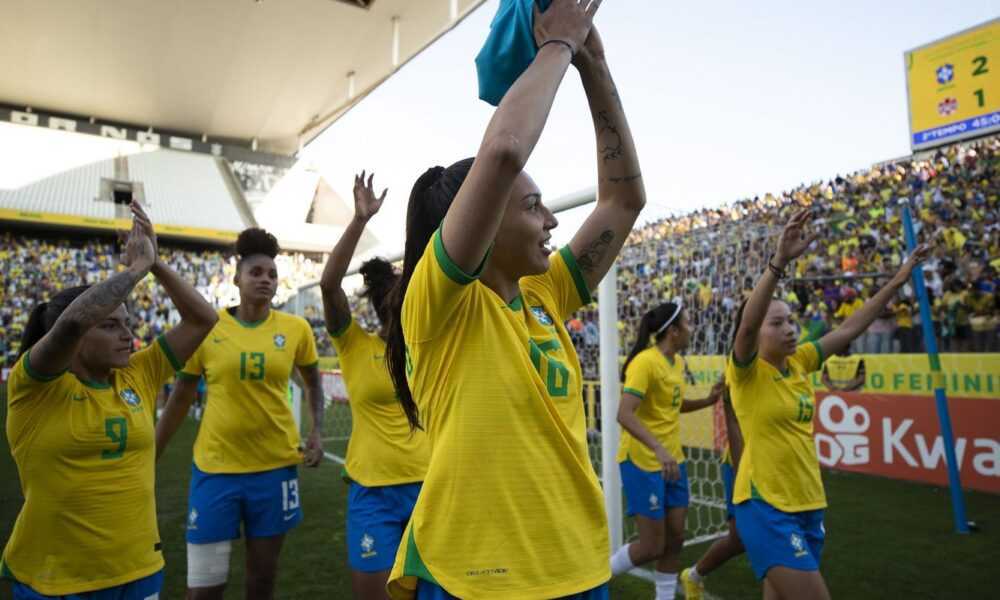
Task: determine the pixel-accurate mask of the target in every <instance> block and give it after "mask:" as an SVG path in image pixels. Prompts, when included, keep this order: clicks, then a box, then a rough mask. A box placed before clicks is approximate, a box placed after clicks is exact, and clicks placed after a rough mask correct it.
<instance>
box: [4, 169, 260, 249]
mask: <svg viewBox="0 0 1000 600" xmlns="http://www.w3.org/2000/svg"><path fill="white" fill-rule="evenodd" d="M224 169H226V167H225V165H224V164H223V162H222V160H221V159H218V158H216V157H213V156H209V155H205V154H193V153H188V152H179V151H173V150H156V151H152V152H139V153H136V154H132V155H128V156H123V157H119V158H114V159H107V160H102V161H98V162H95V163H91V164H88V165H83V166H80V167H77V168H74V169H70V170H68V171H64V172H62V173H59V174H56V175H53V176H51V177H46V178H44V179H41V180H39V181H36V182H33V183H30V184H28V185H25V186H23V187H19V188H15V189H10V190H0V207H2V208H8V209H17V210H28V211H34V212H42V213H53V214H60V215H71V216H77V217H83V218H98V219H113V218H115V217H120V216H122V215H123V214H124V213H123V212H121V210H122V209H121V208H120V207H118V206H116V204H115V203H114V202H112V201H111V198H110V197H102V196H103V194H102V192H103V190H104V189H105V187H106V185H107V184H106V183H105V184H104V185H103V186H102V181H104V182H107V181H110V180H114V181H128V182H138V183H141V188H142V192H141V193H142V196H143V201H144V204H145V205H146V208H147V210H148V211H149V213H150V217H151V218H152V219H153V222H154V223H156V224H158V225H173V226H181V227H184V226H192V225H201V226H204V227H211V228H212V229H217V230H225V231H233V232H238V231H241V230H243V229H245V228H246V227H247V226H249V225H250V224H251V222H252V221H251V220H250V219H248V218H247V216H246V215H248V214H249V210H243V211H241V209H240V206H241V204H243V200H242V198H241V196H240V193H239V192H238V191H237V189H234V190H230V189H228V188H227V187H226V185H225V179H224V177H223V175H224V172H223V171H222V170H224Z"/></svg>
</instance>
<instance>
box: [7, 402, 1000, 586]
mask: <svg viewBox="0 0 1000 600" xmlns="http://www.w3.org/2000/svg"><path fill="white" fill-rule="evenodd" d="M0 399H2V398H0ZM5 405H6V402H0V406H5ZM0 410H2V409H0ZM196 431H197V430H196V425H195V423H194V422H193V421H190V420H189V421H187V422H186V423H185V425H184V426H183V427H182V428H181V430H180V431H179V432H178V433H177V435H176V437H175V438H174V440H173V442H172V443H171V446H170V448H169V449H168V450H167V452H166V454H165V455H164V457H163V459H162V461H161V462H160V464H159V466H158V468H157V508H158V511H159V521H160V535H161V536H162V539H163V547H164V556H165V558H166V562H167V567H166V582H165V585H164V589H163V594H162V595H161V597H162V598H164V599H165V600H171V599H174V598H182V597H183V595H184V587H185V565H186V559H185V542H184V527H185V521H186V512H187V486H188V479H189V477H190V472H191V469H190V465H191V447H192V444H193V442H194V437H195V434H196ZM2 446H3V450H0V481H3V484H2V485H0V540H3V542H4V543H6V540H7V537H8V536H9V535H10V531H11V528H12V527H13V524H14V519H15V518H16V516H17V512H18V511H19V510H20V506H21V503H22V501H23V500H22V498H21V494H20V488H19V486H18V482H17V474H16V470H15V467H14V463H13V460H12V459H11V457H10V453H9V451H8V449H7V444H6V438H4V443H3V444H2ZM326 446H327V449H328V450H341V451H342V449H343V446H344V444H343V442H342V441H341V442H336V441H331V442H328V443H327V444H326ZM824 478H825V482H826V489H827V493H828V496H829V500H830V505H831V507H832V508H831V509H830V510H829V511H828V512H827V519H826V528H827V542H826V549H825V551H824V555H823V559H824V560H823V574H824V576H825V577H826V579H827V582H828V583H829V586H830V588H831V591H832V592H833V596H834V597H835V598H850V599H852V600H854V599H864V598H907V599H911V598H963V599H972V598H996V597H998V593H997V589H996V587H997V586H996V577H995V573H996V560H997V555H998V554H997V550H998V548H1000V544H998V542H1000V539H998V536H997V533H996V531H995V530H994V529H991V528H990V526H991V525H994V526H995V524H996V523H1000V498H997V497H996V496H991V495H987V494H979V493H969V494H967V495H966V499H967V502H968V512H969V515H970V518H973V519H975V520H977V521H979V522H980V525H981V527H982V531H981V532H980V533H977V534H973V535H968V536H958V535H955V534H953V533H952V532H951V513H950V506H949V496H948V493H947V490H944V489H941V488H936V487H930V486H923V485H915V484H908V483H901V482H896V481H891V480H887V479H879V478H873V477H865V476H861V475H851V474H841V473H826V474H825V475H824ZM300 482H301V483H300V485H301V498H302V506H303V510H304V512H305V520H304V521H303V523H302V525H300V526H299V527H298V528H297V529H295V530H294V531H293V532H292V533H291V534H290V535H289V536H288V539H287V541H286V543H285V548H284V551H283V552H282V559H281V567H280V572H279V579H278V592H277V597H278V598H282V599H284V598H324V599H328V598H329V599H339V598H350V585H349V571H348V567H347V551H346V547H345V540H344V512H345V509H346V505H347V486H346V485H345V484H344V482H343V481H342V480H341V479H340V466H339V465H337V464H335V463H332V462H330V461H326V462H325V463H324V464H323V466H322V467H320V468H318V469H301V470H300ZM706 548H707V544H701V545H699V546H695V547H688V548H685V551H684V555H683V562H684V564H690V563H692V562H694V561H696V560H697V559H698V557H700V556H701V554H702V553H703V552H704V550H705V549H706ZM243 580H244V567H243V546H242V543H237V544H236V545H235V548H234V553H233V561H232V569H231V575H230V585H229V586H228V589H227V593H226V598H233V599H237V598H242V597H243V593H244V590H243ZM708 591H709V592H710V593H712V594H713V595H715V596H717V597H721V598H725V599H726V600H733V599H741V598H759V597H760V587H759V585H758V584H757V583H756V582H755V581H754V578H753V575H752V574H751V572H750V569H749V565H748V563H747V562H746V559H745V557H740V558H738V559H736V560H734V561H732V562H731V563H729V564H727V565H725V566H723V567H722V568H721V569H720V570H719V571H717V572H716V573H714V574H712V575H711V577H709V579H708ZM652 593H653V592H652V586H651V584H649V583H647V582H645V581H642V580H640V579H636V578H633V577H619V578H616V579H615V580H614V581H613V582H612V584H611V597H612V598H614V599H616V600H617V599H625V600H631V599H636V600H638V599H643V600H645V599H648V598H650V597H651V595H652ZM8 597H9V591H8V590H7V589H6V586H0V598H8Z"/></svg>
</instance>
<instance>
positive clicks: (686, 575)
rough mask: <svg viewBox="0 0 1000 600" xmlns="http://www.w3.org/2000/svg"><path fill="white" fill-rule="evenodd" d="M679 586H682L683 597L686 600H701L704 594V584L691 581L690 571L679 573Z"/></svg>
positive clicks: (685, 570)
mask: <svg viewBox="0 0 1000 600" xmlns="http://www.w3.org/2000/svg"><path fill="white" fill-rule="evenodd" d="M681 585H683V586H684V597H685V598H687V600H701V599H702V594H703V593H704V592H705V584H703V583H701V582H698V581H694V580H693V579H691V569H690V568H688V569H684V570H683V571H681Z"/></svg>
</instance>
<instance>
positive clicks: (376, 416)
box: [330, 319, 430, 487]
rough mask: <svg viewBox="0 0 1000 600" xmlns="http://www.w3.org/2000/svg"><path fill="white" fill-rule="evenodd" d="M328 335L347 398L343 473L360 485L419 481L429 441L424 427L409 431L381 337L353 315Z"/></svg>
mask: <svg viewBox="0 0 1000 600" xmlns="http://www.w3.org/2000/svg"><path fill="white" fill-rule="evenodd" d="M330 337H331V338H332V339H333V345H334V347H335V348H336V349H337V356H339V357H340V369H341V371H342V372H343V375H344V384H345V385H346V386H347V397H348V398H349V399H350V403H351V440H350V441H349V442H348V444H347V462H346V464H345V465H344V466H345V468H346V469H347V474H348V476H349V477H350V478H351V479H352V480H354V481H357V482H358V483H360V484H361V485H363V486H365V487H373V486H381V485H398V484H402V483H413V482H416V481H423V480H424V475H425V474H426V473H427V463H428V462H429V461H430V442H429V441H428V440H427V434H425V433H424V432H423V431H421V430H419V429H417V430H415V431H410V423H409V421H407V420H406V413H404V412H403V407H402V406H401V405H400V404H399V400H398V399H397V398H396V389H395V388H394V387H393V385H392V378H390V377H389V371H388V369H387V368H386V365H385V342H383V341H382V338H380V337H378V336H377V335H375V334H372V333H368V332H366V331H365V330H363V329H361V327H360V326H359V325H358V324H357V323H356V322H355V321H354V319H351V321H350V322H349V323H348V324H347V325H346V326H345V327H344V329H343V330H341V331H338V332H335V333H334V334H333V335H331V336H330Z"/></svg>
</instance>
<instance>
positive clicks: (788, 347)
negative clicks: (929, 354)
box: [726, 209, 929, 599]
mask: <svg viewBox="0 0 1000 600" xmlns="http://www.w3.org/2000/svg"><path fill="white" fill-rule="evenodd" d="M808 219H809V211H808V210H807V209H806V210H802V211H800V212H798V213H797V214H795V215H794V216H793V217H792V219H791V220H790V221H789V222H788V224H787V225H786V226H785V228H784V231H782V233H781V238H780V240H779V241H778V248H777V251H776V252H775V254H774V255H773V256H772V257H771V259H770V260H769V262H768V268H767V270H766V271H764V273H763V274H762V275H761V276H760V277H759V278H758V280H757V285H756V286H755V287H754V290H753V292H752V293H751V295H750V298H748V299H747V301H746V303H745V304H744V306H743V307H741V309H740V313H739V314H738V315H737V318H736V330H735V332H736V333H735V339H734V342H733V353H732V355H731V356H730V357H729V362H728V365H727V367H726V381H727V382H728V383H729V385H730V392H731V393H732V396H733V407H734V408H735V410H736V416H737V417H738V418H739V421H740V426H741V427H742V430H743V435H744V437H745V439H746V448H745V449H744V452H743V457H742V458H741V460H740V465H739V469H738V470H737V473H736V483H735V489H734V499H733V502H735V504H736V508H735V510H736V527H737V529H738V530H739V533H740V538H741V539H742V540H743V544H744V545H745V546H746V550H747V553H748V554H749V556H750V564H751V566H752V567H753V570H754V573H755V574H756V575H757V578H758V579H762V580H763V581H764V597H765V598H785V599H790V598H819V599H822V598H829V596H830V595H829V592H828V590H827V588H826V583H825V581H824V580H823V576H822V575H820V572H819V564H820V553H821V551H822V549H823V538H824V535H825V534H824V530H823V509H824V508H825V507H826V495H825V493H824V491H823V482H822V480H821V479H820V473H819V461H818V459H817V458H816V447H815V445H814V444H813V424H812V420H813V412H814V405H813V398H814V396H813V386H812V383H811V381H810V379H809V377H808V374H809V373H811V372H813V371H817V370H819V368H820V366H821V365H822V364H823V358H824V357H825V356H829V355H831V354H836V353H838V352H841V351H843V350H844V349H845V348H847V347H848V346H849V345H850V343H851V341H853V340H854V339H855V338H857V337H858V336H859V335H861V333H863V332H864V331H865V329H867V327H868V325H869V324H871V322H872V321H874V320H875V318H876V317H878V315H879V313H880V312H881V311H882V309H883V308H884V307H885V306H886V305H887V304H888V303H889V301H890V300H891V299H892V298H893V297H894V296H895V294H896V293H897V292H898V291H899V289H900V288H901V287H902V286H903V285H904V284H905V283H906V282H907V280H908V279H909V277H910V274H911V273H912V272H913V268H914V267H915V266H916V265H917V264H919V263H920V262H921V261H922V260H923V259H924V258H925V257H926V256H927V254H928V252H929V247H928V246H924V245H922V246H920V247H918V248H917V249H916V250H915V251H914V253H913V254H912V255H911V256H910V257H909V259H908V260H907V261H906V262H905V263H904V264H903V265H902V266H901V267H900V269H899V271H898V272H896V274H895V275H894V276H893V277H892V279H891V280H890V281H889V282H888V283H887V284H886V285H885V286H884V287H882V289H880V290H879V291H878V293H876V294H875V295H874V296H873V297H872V298H871V299H869V300H868V301H867V302H865V303H864V305H863V306H861V307H860V308H858V309H857V310H856V311H855V312H853V313H852V314H851V315H850V316H849V317H847V319H845V320H844V322H843V323H842V324H841V325H840V326H839V327H837V328H836V329H834V330H833V331H831V332H830V333H827V334H826V335H824V336H823V337H822V338H820V339H819V341H816V342H809V343H807V344H804V345H802V346H796V327H795V323H794V320H793V315H792V313H791V311H790V310H789V308H788V305H787V304H785V303H784V302H782V301H781V300H777V299H775V297H774V291H775V289H776V288H777V285H778V281H779V280H781V279H782V278H784V276H785V268H786V267H787V266H788V264H789V263H790V262H791V261H793V260H795V259H796V258H797V257H799V256H800V255H801V254H802V253H803V252H805V250H806V248H808V247H809V245H810V244H811V243H812V242H813V241H814V240H815V239H816V238H817V237H818V236H819V234H818V233H817V234H813V235H809V234H808V233H807V228H808V226H807V223H808Z"/></svg>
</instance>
